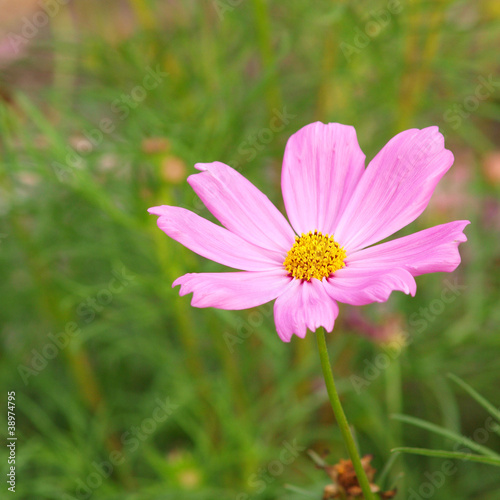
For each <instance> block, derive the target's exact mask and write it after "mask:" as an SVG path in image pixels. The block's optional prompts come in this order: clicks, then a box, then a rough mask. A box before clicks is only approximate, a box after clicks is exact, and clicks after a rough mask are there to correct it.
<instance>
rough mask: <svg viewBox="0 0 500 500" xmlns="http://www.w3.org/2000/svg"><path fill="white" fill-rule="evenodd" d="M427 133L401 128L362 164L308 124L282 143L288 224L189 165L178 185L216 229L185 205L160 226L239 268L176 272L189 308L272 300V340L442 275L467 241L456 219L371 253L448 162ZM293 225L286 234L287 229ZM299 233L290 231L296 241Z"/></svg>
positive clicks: (354, 148)
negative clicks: (184, 184)
mask: <svg viewBox="0 0 500 500" xmlns="http://www.w3.org/2000/svg"><path fill="white" fill-rule="evenodd" d="M452 163H453V155H452V154H451V152H450V151H448V150H447V149H445V147H444V139H443V136H442V135H441V134H440V133H439V131H438V129H437V127H429V128H426V129H423V130H418V129H411V130H406V131H405V132H402V133H400V134H398V135H397V136H395V137H394V138H393V139H391V140H390V141H389V142H388V143H387V144H386V145H385V146H384V147H383V148H382V150H381V151H380V152H379V153H378V154H377V156H375V158H374V159H373V160H372V161H371V162H370V164H369V165H368V167H367V168H366V169H365V155H364V154H363V152H362V151H361V149H360V147H359V145H358V141H357V138H356V132H355V130H354V128H353V127H350V126H346V125H340V124H337V123H330V124H327V125H325V124H323V123H319V122H317V123H313V124H310V125H307V126H305V127H304V128H302V129H300V130H299V131H298V132H297V133H295V134H294V135H292V137H290V139H289V140H288V143H287V145H286V149H285V155H284V160H283V170H282V178H281V187H282V192H283V198H284V202H285V208H286V212H287V215H288V218H289V220H290V223H288V221H287V220H286V219H285V217H284V216H283V215H282V214H281V213H280V212H279V211H278V209H277V208H276V207H275V206H274V205H273V204H272V203H271V201H270V200H269V199H268V198H267V197H266V196H265V195H264V194H263V193H262V192H261V191H259V190H258V189H257V188H256V187H255V186H254V185H253V184H251V183H250V182H249V181H248V180H247V179H245V178H244V177H243V176H242V175H240V174H239V173H238V172H237V171H236V170H234V169H232V168H231V167H229V166H227V165H225V164H223V163H220V162H214V163H198V164H197V165H196V168H197V169H198V170H201V173H198V174H195V175H191V176H190V177H189V178H188V182H189V184H190V185H191V187H192V188H193V189H194V191H195V192H196V193H197V194H198V196H199V197H200V198H201V200H202V201H203V202H204V203H205V205H206V206H207V208H208V209H209V210H210V211H211V212H212V214H213V215H214V216H215V217H216V218H217V219H218V220H219V221H220V222H221V223H222V225H223V226H225V227H221V226H218V225H216V224H213V223H212V222H209V221H208V220H206V219H203V218H202V217H199V216H198V215H196V214H194V213H193V212H190V211H189V210H186V209H184V208H179V207H172V206H166V205H162V206H158V207H153V208H150V209H149V212H150V213H152V214H155V215H158V216H159V218H158V227H159V228H160V229H162V230H163V231H164V232H165V233H166V234H167V235H168V236H170V237H171V238H173V239H175V240H176V241H178V242H179V243H181V244H183V245H184V246H186V247H187V248H189V249H190V250H192V251H194V252H196V253H198V254H199V255H201V256H203V257H206V258H208V259H211V260H213V261H215V262H218V263H220V264H223V265H226V266H229V267H232V268H235V269H241V270H242V271H243V272H225V273H195V274H186V275H184V276H181V277H180V278H178V279H177V280H175V282H174V284H173V286H176V285H181V290H180V294H181V295H186V294H188V293H191V292H192V293H193V299H192V305H193V306H195V307H217V308H219V309H247V308H251V307H255V306H258V305H260V304H264V303H266V302H268V301H270V300H274V299H276V302H275V304H274V319H275V324H276V329H277V332H278V335H279V336H280V338H281V339H282V340H283V341H285V342H288V341H290V339H291V337H292V335H293V334H295V335H297V336H299V337H302V338H303V337H304V336H305V335H306V332H307V329H309V330H311V331H314V330H316V329H317V328H318V327H320V326H323V327H324V328H325V329H326V330H327V331H331V330H333V326H334V322H335V319H336V317H337V315H338V312H339V308H338V304H337V302H343V303H347V304H352V305H364V304H368V303H370V302H384V301H386V300H387V299H388V298H389V295H390V294H391V292H392V291H394V290H399V291H402V292H404V293H407V294H411V295H414V294H415V291H416V283H415V279H414V277H415V276H418V275H420V274H424V273H431V272H438V271H444V272H450V271H453V270H454V269H455V268H456V267H457V266H458V265H459V263H460V254H459V252H458V244H459V243H461V242H463V241H466V240H467V238H466V237H465V235H464V234H463V229H464V227H465V226H466V225H467V224H469V221H465V220H461V221H455V222H450V223H447V224H442V225H439V226H435V227H431V228H430V229H426V230H424V231H419V232H417V233H414V234H412V235H410V236H405V237H403V238H398V239H395V240H392V241H389V242H386V243H382V244H379V245H375V246H370V245H373V244H374V243H377V242H379V241H380V240H383V239H384V238H387V237H388V236H391V235H392V234H394V233H395V232H396V231H398V230H400V229H401V228H403V227H404V226H406V225H407V224H409V223H410V222H412V221H414V220H415V219H416V218H417V217H418V216H419V215H420V214H421V213H422V212H423V210H424V209H425V207H426V206H427V204H428V202H429V199H430V197H431V195H432V193H433V191H434V188H435V187H436V184H437V183H438V181H439V180H440V179H441V177H442V176H443V175H444V174H445V172H446V171H447V170H448V169H449V168H450V167H451V165H452ZM292 228H293V229H292ZM297 235H300V236H297Z"/></svg>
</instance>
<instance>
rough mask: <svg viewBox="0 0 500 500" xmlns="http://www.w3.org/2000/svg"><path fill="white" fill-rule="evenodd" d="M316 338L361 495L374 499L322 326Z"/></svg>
mask: <svg viewBox="0 0 500 500" xmlns="http://www.w3.org/2000/svg"><path fill="white" fill-rule="evenodd" d="M316 339H317V341H318V350H319V357H320V359H321V368H322V369H323V377H324V378H325V384H326V389H327V391H328V396H329V398H330V403H331V405H332V410H333V413H334V415H335V418H336V419H337V423H338V425H339V428H340V432H341V433H342V437H343V438H344V443H345V445H346V447H347V451H348V452H349V456H350V458H351V461H352V464H353V466H354V470H355V471H356V475H357V477H358V482H359V486H360V487H361V490H362V491H363V496H364V498H365V500H376V497H375V495H374V494H373V493H372V490H371V488H370V482H369V481H368V477H367V476H366V472H365V470H364V469H363V465H362V464H361V459H360V458H359V453H358V450H357V448H356V444H355V442H354V438H353V437H352V434H351V430H350V428H349V423H348V422H347V418H346V416H345V413H344V409H343V408H342V404H341V402H340V398H339V395H338V393H337V389H336V387H335V381H334V379H333V373H332V367H331V366H330V358H329V356H328V349H327V347H326V340H325V330H324V329H323V328H318V330H317V331H316Z"/></svg>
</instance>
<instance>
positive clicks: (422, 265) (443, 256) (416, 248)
mask: <svg viewBox="0 0 500 500" xmlns="http://www.w3.org/2000/svg"><path fill="white" fill-rule="evenodd" d="M468 224H470V222H469V221H468V220H458V221H454V222H449V223H448V224H441V225H440V226H434V227H431V228H429V229H425V230H423V231H419V232H418V233H414V234H410V235H409V236H404V237H403V238H397V239H395V240H392V241H388V242H386V243H381V244H380V245H375V246H373V247H370V248H365V249H364V250H360V251H358V252H355V253H353V254H352V255H350V256H349V258H348V259H347V262H348V265H349V267H353V268H354V267H355V268H364V269H377V270H384V269H391V268H394V267H402V268H404V269H406V270H407V271H409V272H410V273H411V274H412V275H413V276H419V275H420V274H424V273H436V272H451V271H454V270H455V269H456V268H457V267H458V265H459V264H460V254H459V252H458V245H459V244H460V243H463V242H464V241H467V237H466V236H465V234H464V233H463V230H464V228H465V226H467V225H468Z"/></svg>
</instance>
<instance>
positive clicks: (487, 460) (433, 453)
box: [391, 446, 500, 467]
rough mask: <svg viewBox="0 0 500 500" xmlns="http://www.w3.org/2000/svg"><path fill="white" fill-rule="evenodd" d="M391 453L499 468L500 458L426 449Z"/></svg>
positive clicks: (396, 449)
mask: <svg viewBox="0 0 500 500" xmlns="http://www.w3.org/2000/svg"><path fill="white" fill-rule="evenodd" d="M391 452H393V453H411V454H413V455H424V456H426V457H440V458H453V459H456V460H465V461H470V462H479V463H482V464H489V465H496V466H497V467H500V458H493V457H484V456H481V455H473V454H471V453H459V452H456V451H446V450H428V449H426V448H411V447H404V446H402V447H399V448H393V449H392V450H391Z"/></svg>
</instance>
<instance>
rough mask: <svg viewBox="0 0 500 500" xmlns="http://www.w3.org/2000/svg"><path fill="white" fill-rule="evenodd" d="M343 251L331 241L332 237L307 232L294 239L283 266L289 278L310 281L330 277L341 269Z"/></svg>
mask: <svg viewBox="0 0 500 500" xmlns="http://www.w3.org/2000/svg"><path fill="white" fill-rule="evenodd" d="M345 258H346V253H345V250H344V249H343V248H342V247H341V246H340V245H339V244H338V243H337V242H336V241H335V240H334V239H333V236H329V235H328V234H321V232H320V231H314V232H312V231H309V233H307V234H305V233H302V235H301V236H296V237H295V243H294V244H293V246H292V248H291V249H290V250H289V251H288V254H287V256H286V259H285V261H284V262H283V265H284V266H285V269H286V270H287V271H288V272H289V273H290V275H291V276H293V277H295V278H297V279H301V280H306V281H311V278H317V279H319V280H321V279H323V278H327V277H328V276H331V275H332V274H333V273H334V272H335V271H338V270H339V269H342V268H343V267H344V266H345V264H344V259H345Z"/></svg>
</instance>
